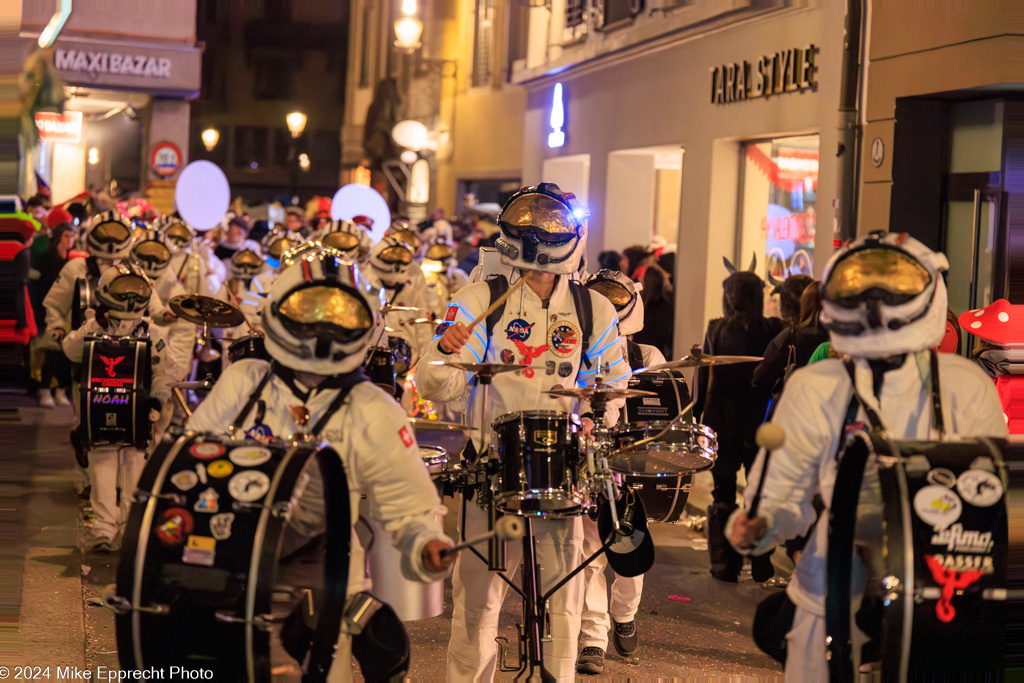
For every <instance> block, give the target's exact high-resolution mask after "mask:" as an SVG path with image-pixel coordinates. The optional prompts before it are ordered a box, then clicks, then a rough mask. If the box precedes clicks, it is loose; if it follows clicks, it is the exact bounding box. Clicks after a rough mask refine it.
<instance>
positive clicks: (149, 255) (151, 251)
mask: <svg viewBox="0 0 1024 683" xmlns="http://www.w3.org/2000/svg"><path fill="white" fill-rule="evenodd" d="M135 256H136V258H140V259H145V260H146V261H152V262H154V263H165V262H167V261H170V260H171V250H170V249H168V248H167V245H166V244H164V243H163V242H157V241H155V240H146V241H145V242H139V243H138V244H136V245H135Z"/></svg>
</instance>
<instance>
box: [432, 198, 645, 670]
mask: <svg viewBox="0 0 1024 683" xmlns="http://www.w3.org/2000/svg"><path fill="white" fill-rule="evenodd" d="M586 216H587V212H586V209H584V208H583V207H582V206H580V204H579V203H578V202H577V201H576V198H575V196H574V195H572V194H571V193H563V192H562V191H561V190H560V189H559V188H558V186H557V185H555V184H553V183H541V184H540V185H537V186H535V187H529V188H523V189H521V190H520V191H519V192H517V193H516V194H515V195H513V196H512V197H511V198H510V199H509V200H508V202H506V204H505V207H504V208H503V209H502V212H501V214H500V215H499V217H498V223H499V225H500V226H501V238H500V239H499V240H498V243H497V244H498V248H499V249H500V250H501V252H502V261H503V262H504V263H505V264H506V265H508V266H511V267H512V268H513V270H512V271H511V273H512V284H513V285H514V284H515V283H516V281H519V280H523V281H525V286H523V287H521V288H520V289H519V290H518V291H516V292H514V293H513V294H512V295H511V296H510V297H509V298H508V299H507V300H506V301H505V302H504V306H503V307H500V309H499V311H497V312H496V315H497V319H496V321H495V323H494V325H493V329H490V330H489V329H487V324H486V322H481V323H480V324H479V325H477V326H476V327H475V328H474V329H473V331H472V332H470V331H469V330H468V329H467V325H469V324H470V322H471V321H473V320H474V319H475V318H476V317H477V316H480V315H482V314H483V313H484V311H485V310H486V309H487V308H488V307H489V304H490V297H491V287H490V285H489V284H488V283H486V282H477V283H474V284H472V285H468V286H466V287H464V288H463V289H462V290H460V291H459V293H458V294H456V295H455V298H454V300H453V301H452V303H451V305H449V307H448V311H447V314H446V315H445V322H444V323H442V327H444V328H445V329H444V330H443V332H442V334H439V335H438V336H436V337H435V338H434V341H432V342H431V343H430V345H429V346H428V347H427V351H426V352H425V353H424V355H423V360H422V361H421V362H420V364H419V365H418V366H417V370H416V380H417V386H418V387H419V391H420V393H421V394H422V395H423V396H424V397H425V398H427V399H428V400H439V401H451V400H456V399H459V398H461V397H462V396H463V395H464V394H465V393H466V392H467V391H469V392H470V398H469V408H470V409H469V417H470V424H478V423H479V420H480V418H481V413H482V411H483V406H482V405H481V402H480V393H479V392H477V391H476V387H475V386H474V385H473V384H471V383H470V379H469V377H468V376H467V373H466V372H464V371H461V370H457V369H454V368H449V367H444V366H439V365H433V364H432V362H434V361H444V360H458V361H463V362H468V363H473V362H488V363H506V364H508V363H516V364H519V365H522V366H523V370H522V371H521V372H515V373H511V372H509V373H503V374H499V375H497V376H496V377H495V378H494V380H493V385H492V386H491V388H490V393H489V403H490V404H489V405H488V406H487V412H488V414H489V415H490V416H491V417H492V418H497V417H499V416H501V415H503V414H506V413H509V412H512V411H522V410H537V409H547V410H557V411H567V410H569V409H570V408H571V406H570V405H569V402H568V400H566V399H556V398H553V397H550V396H548V395H546V394H545V393H544V392H545V391H547V390H549V389H551V388H553V387H555V386H562V385H564V386H573V387H574V386H576V385H577V383H579V384H586V383H593V381H594V377H595V375H596V371H597V367H596V366H597V363H598V361H599V360H602V361H603V362H604V363H606V364H607V365H608V366H610V367H609V369H608V370H607V371H606V374H605V379H606V380H607V381H610V382H612V383H614V384H615V385H616V386H617V387H624V386H625V384H626V381H627V380H628V379H629V376H630V371H629V367H628V364H627V363H626V362H625V360H624V356H623V348H622V344H621V342H620V338H619V331H618V318H617V317H616V315H615V308H614V307H613V306H612V305H611V304H610V303H609V302H608V300H607V299H605V298H604V297H602V296H599V295H598V294H596V293H592V292H589V291H587V290H586V289H584V288H582V287H580V286H579V285H577V284H575V283H572V284H571V283H570V276H571V275H572V274H574V273H575V272H576V269H577V267H578V265H579V262H580V257H581V256H582V254H583V250H584V248H585V244H586V238H587V223H586ZM577 288H578V289H577ZM577 297H578V298H579V301H580V304H579V307H582V308H583V309H584V313H581V312H580V310H579V307H578V306H577V302H576V299H577ZM587 303H589V308H590V314H589V317H590V319H589V320H584V319H583V318H584V317H585V316H586V312H585V309H586V308H587ZM585 329H589V330H590V334H589V336H588V337H586V338H584V335H583V333H582V330H585ZM587 366H589V369H587ZM585 423H586V424H587V427H586V429H589V427H590V426H592V422H590V421H589V420H585ZM488 440H489V434H485V435H483V439H481V436H480V435H479V434H478V435H476V436H475V437H474V439H473V441H471V442H470V443H471V444H472V448H473V449H475V452H479V451H480V449H481V444H482V443H487V441H488ZM462 505H463V510H464V513H465V523H464V527H463V528H462V529H461V533H462V534H463V536H464V537H466V538H470V537H474V536H477V535H479V534H481V533H483V532H485V531H486V524H487V522H486V513H485V512H484V511H483V510H482V509H480V508H479V507H478V506H477V505H467V504H466V500H465V499H463V501H462ZM533 534H534V538H535V539H536V541H537V560H538V564H539V565H540V567H541V590H547V589H549V588H550V587H552V586H553V585H554V584H555V583H556V582H557V581H558V580H560V579H561V577H563V576H565V575H566V574H567V573H568V572H569V571H570V570H571V569H573V568H574V567H576V566H578V564H579V562H580V555H581V553H582V543H583V528H582V521H581V519H580V518H579V517H572V518H567V519H538V520H537V521H536V522H535V523H534V525H533ZM507 553H508V556H507V559H508V568H509V572H508V573H509V574H512V573H514V572H515V569H516V565H517V564H518V563H519V561H520V559H521V547H520V546H519V545H518V544H514V543H513V544H509V546H508V549H507ZM453 585H454V588H453V600H454V603H455V609H454V615H453V623H452V636H451V641H450V643H449V646H448V679H449V680H458V681H464V680H474V681H477V680H491V679H493V678H494V675H495V666H496V648H495V641H494V638H495V636H496V635H497V626H498V615H499V612H500V610H501V604H502V601H503V599H504V597H505V592H506V584H505V583H504V582H503V581H502V579H501V578H500V577H499V576H498V574H497V573H495V572H490V571H488V569H487V565H486V564H485V563H483V562H481V561H480V560H479V559H478V558H476V557H470V556H463V557H460V558H459V560H457V561H456V565H455V572H454V575H453ZM581 591H582V579H581V577H580V576H576V577H574V579H573V580H571V581H569V582H568V583H567V584H566V585H565V586H564V587H562V588H561V589H560V590H558V591H557V592H556V593H554V595H553V596H552V598H551V601H550V610H549V614H550V616H551V633H552V640H551V641H550V642H546V643H544V664H545V668H546V669H547V670H548V672H549V673H551V675H553V676H554V677H555V678H556V679H557V680H560V681H571V680H573V679H574V677H575V669H576V666H575V665H576V643H577V639H578V637H579V629H580V609H581V602H582V595H581Z"/></svg>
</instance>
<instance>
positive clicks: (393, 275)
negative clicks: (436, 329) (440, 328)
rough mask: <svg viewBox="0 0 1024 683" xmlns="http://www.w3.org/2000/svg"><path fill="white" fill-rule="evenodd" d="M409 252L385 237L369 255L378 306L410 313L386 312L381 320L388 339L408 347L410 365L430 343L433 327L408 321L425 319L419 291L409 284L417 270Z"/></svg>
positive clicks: (404, 244) (426, 314) (395, 238)
mask: <svg viewBox="0 0 1024 683" xmlns="http://www.w3.org/2000/svg"><path fill="white" fill-rule="evenodd" d="M413 255H414V254H413V251H412V249H411V248H410V246H409V245H408V244H406V243H405V242H403V241H401V240H400V239H398V238H397V237H385V238H384V239H382V240H381V241H380V242H378V243H377V244H376V245H375V246H374V247H373V250H372V251H371V252H370V269H369V275H370V282H371V283H372V284H373V285H374V286H375V287H378V288H380V300H381V303H382V304H385V305H391V306H400V307H403V308H410V309H414V310H409V311H403V310H396V311H389V312H387V313H385V314H384V315H383V316H382V317H383V320H384V324H385V325H387V326H388V327H390V328H391V330H388V336H389V337H397V338H400V339H404V340H405V341H407V342H408V343H409V346H410V347H411V348H412V362H413V363H415V362H416V360H417V359H418V358H419V357H420V356H421V355H422V354H423V351H424V349H425V348H426V346H427V345H428V344H429V343H430V338H431V336H432V331H433V326H432V325H429V324H426V323H422V324H414V323H412V322H411V321H412V320H415V319H417V318H424V317H429V316H428V312H427V301H426V298H424V294H423V289H422V288H419V287H415V286H414V284H413V283H412V272H413V271H414V270H419V269H418V268H416V266H415V264H414V263H413Z"/></svg>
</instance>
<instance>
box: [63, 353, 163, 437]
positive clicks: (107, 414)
mask: <svg viewBox="0 0 1024 683" xmlns="http://www.w3.org/2000/svg"><path fill="white" fill-rule="evenodd" d="M150 377H151V361H150V342H149V339H144V338H136V337H86V338H85V347H84V351H83V353H82V383H81V406H80V412H79V414H80V415H81V417H82V437H83V439H84V442H85V446H86V448H91V447H93V446H102V445H107V444H120V445H129V446H135V447H136V448H145V446H146V444H147V443H148V442H149V438H150V433H151V428H150V423H149V410H148V409H147V408H146V402H147V400H148V398H149V388H150V387H149V383H150Z"/></svg>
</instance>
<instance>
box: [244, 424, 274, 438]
mask: <svg viewBox="0 0 1024 683" xmlns="http://www.w3.org/2000/svg"><path fill="white" fill-rule="evenodd" d="M245 437H246V438H247V439H252V440H254V441H269V440H270V439H272V438H273V437H274V433H273V432H272V431H270V427H268V426H267V425H265V424H258V425H253V426H252V427H249V428H248V429H246V430H245Z"/></svg>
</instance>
